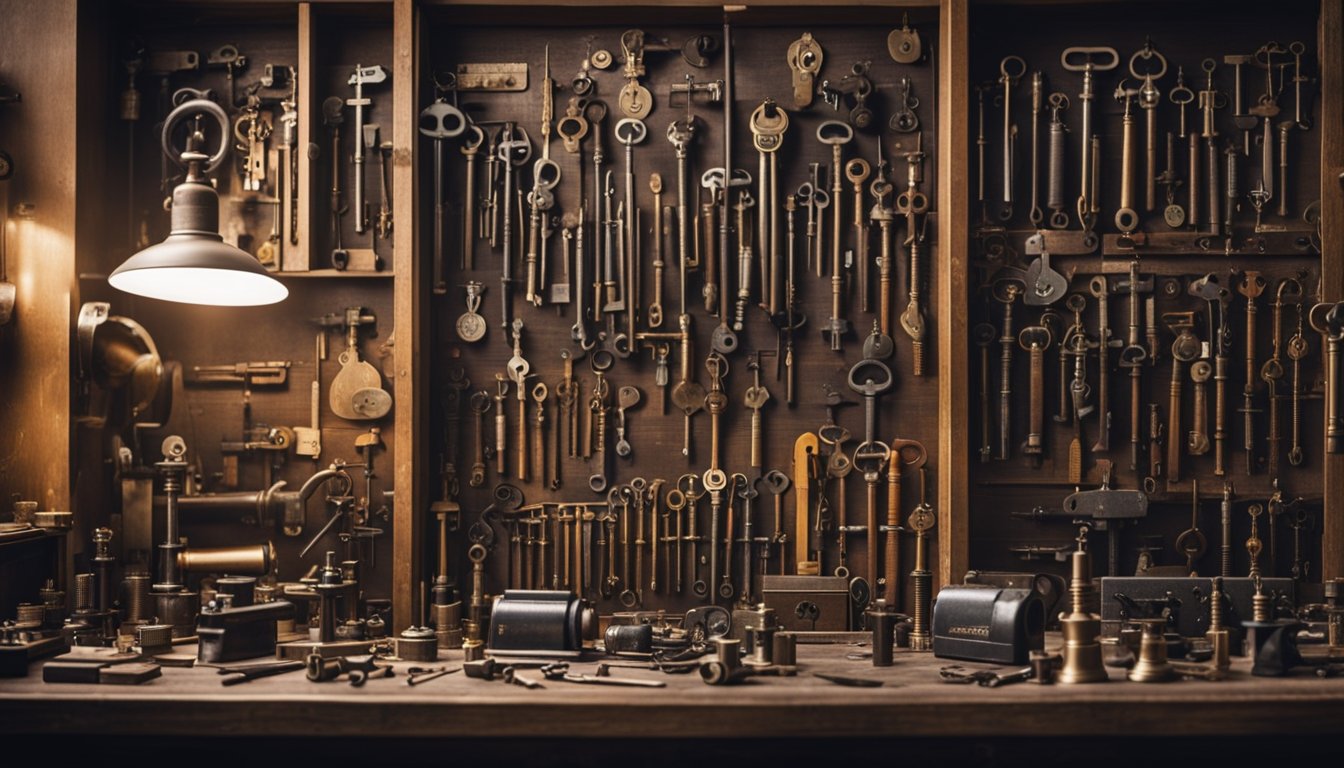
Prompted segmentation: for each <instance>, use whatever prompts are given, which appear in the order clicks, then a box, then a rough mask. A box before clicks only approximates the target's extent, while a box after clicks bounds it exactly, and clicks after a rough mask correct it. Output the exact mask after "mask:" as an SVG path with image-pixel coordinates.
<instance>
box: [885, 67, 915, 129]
mask: <svg viewBox="0 0 1344 768" xmlns="http://www.w3.org/2000/svg"><path fill="white" fill-rule="evenodd" d="M896 90H897V91H899V92H900V96H899V97H898V98H897V103H896V109H895V110H894V111H893V112H892V113H891V120H889V121H888V122H887V127H888V128H890V129H891V130H893V131H895V132H897V133H914V132H915V131H917V130H919V115H918V114H916V113H915V110H916V109H918V108H919V99H918V98H916V97H914V96H912V95H910V78H908V77H902V78H901V79H900V81H899V82H898V83H897V85H896Z"/></svg>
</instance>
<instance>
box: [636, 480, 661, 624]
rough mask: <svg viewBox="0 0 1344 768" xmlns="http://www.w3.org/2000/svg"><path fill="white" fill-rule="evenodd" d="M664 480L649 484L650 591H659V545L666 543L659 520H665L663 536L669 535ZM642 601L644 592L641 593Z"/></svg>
mask: <svg viewBox="0 0 1344 768" xmlns="http://www.w3.org/2000/svg"><path fill="white" fill-rule="evenodd" d="M664 484H665V482H664V480H663V479H662V478H661V477H660V478H658V479H656V480H654V481H653V482H652V483H650V484H649V495H648V499H649V502H650V504H651V507H650V509H649V525H650V526H651V527H652V529H653V530H652V535H650V536H649V591H650V592H655V593H656V592H657V591H658V549H659V545H660V544H663V543H664V539H662V538H659V536H658V520H659V518H661V519H662V521H663V536H664V537H665V536H667V514H668V513H667V510H666V509H665V508H663V507H662V503H663V498H662V497H663V485H664ZM640 600H641V602H642V601H643V594H642V593H641V595H640Z"/></svg>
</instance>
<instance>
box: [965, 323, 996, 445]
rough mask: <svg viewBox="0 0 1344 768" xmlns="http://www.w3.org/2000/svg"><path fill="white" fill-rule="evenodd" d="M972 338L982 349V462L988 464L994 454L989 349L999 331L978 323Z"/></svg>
mask: <svg viewBox="0 0 1344 768" xmlns="http://www.w3.org/2000/svg"><path fill="white" fill-rule="evenodd" d="M971 338H972V339H973V340H974V341H975V345H976V346H977V347H979V348H980V450H979V454H980V461H981V462H987V461H989V459H990V456H992V455H993V454H994V446H993V444H992V443H993V437H992V435H991V432H992V431H993V427H992V426H991V423H992V421H993V416H992V406H991V402H992V398H993V396H992V394H991V391H990V388H991V384H990V376H991V375H990V357H989V347H990V345H992V344H993V343H994V341H995V340H996V339H998V331H997V330H995V329H994V326H993V325H992V324H990V323H978V324H977V325H976V326H975V328H973V329H972V330H971Z"/></svg>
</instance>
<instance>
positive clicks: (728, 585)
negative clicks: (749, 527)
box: [711, 472, 748, 600]
mask: <svg viewBox="0 0 1344 768" xmlns="http://www.w3.org/2000/svg"><path fill="white" fill-rule="evenodd" d="M746 485H748V483H747V476H746V475H744V474H742V473H740V472H738V473H735V474H733V475H732V476H731V477H729V478H728V488H727V489H726V491H725V493H724V497H725V501H726V502H727V503H726V504H725V505H724V510H725V515H724V519H723V575H722V577H721V578H720V579H719V599H721V600H732V599H733V595H735V594H737V591H736V589H735V588H734V587H733V545H734V544H735V543H736V539H735V538H734V531H736V530H737V529H736V527H735V526H734V525H733V500H734V499H737V498H739V497H740V493H739V490H740V489H741V488H743V487H745V486H746ZM715 546H717V542H716V543H715ZM711 575H712V574H711Z"/></svg>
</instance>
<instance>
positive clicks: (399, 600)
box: [392, 0, 429, 632]
mask: <svg viewBox="0 0 1344 768" xmlns="http://www.w3.org/2000/svg"><path fill="white" fill-rule="evenodd" d="M419 21H420V13H419V9H418V8H417V7H416V3H415V0H396V3H395V5H394V6H393V12H392V38H393V41H392V114H393V115H394V116H395V117H394V118H393V125H392V218H393V221H395V222H396V225H395V226H394V227H393V230H392V247H393V249H394V256H393V270H394V272H395V277H394V278H393V294H392V296H393V298H392V306H393V309H392V317H393V322H394V326H395V327H394V331H393V332H394V333H395V334H396V346H395V350H396V351H395V355H396V381H395V382H393V389H394V394H395V398H394V402H395V403H396V406H395V411H394V422H395V426H396V438H395V445H394V450H395V457H396V471H395V474H394V478H395V479H394V486H393V487H394V488H396V503H395V504H394V505H393V509H394V510H395V511H394V512H393V516H392V561H393V562H394V563H395V564H396V570H394V571H393V575H392V625H393V628H394V629H395V630H396V631H398V632H399V631H401V630H403V629H405V628H406V627H408V626H410V625H411V624H414V623H417V622H419V621H420V613H421V611H420V603H421V601H422V600H424V594H423V590H421V589H420V584H421V582H422V581H423V579H424V573H423V562H422V561H423V558H422V557H421V547H420V542H423V541H424V540H425V539H424V537H425V532H424V531H425V524H424V521H425V515H424V509H425V508H426V504H425V482H424V474H425V470H424V463H423V462H422V461H421V460H420V459H421V457H423V456H424V453H425V452H424V450H423V446H424V442H425V426H424V423H425V418H424V415H425V414H427V413H428V412H429V411H428V408H427V405H428V404H427V402H426V398H425V379H426V372H427V371H428V365H427V361H426V360H425V359H424V358H423V357H422V356H421V350H422V346H423V345H422V344H421V340H422V338H424V337H425V336H426V335H427V334H428V333H429V323H428V319H427V317H426V313H425V305H426V304H427V302H426V301H424V300H423V299H424V293H425V292H424V291H423V290H422V289H423V287H424V285H425V280H424V279H423V275H422V273H423V271H424V270H422V269H421V268H420V264H421V260H420V257H419V252H420V238H419V227H417V226H416V222H417V217H416V212H417V211H419V210H420V204H419V195H418V194H417V191H416V190H417V186H418V185H417V184H416V178H415V177H416V164H415V150H416V144H417V141H416V137H417V133H416V121H415V114H416V109H415V94H416V83H417V79H416V74H417V72H419V70H420V67H419V55H420V50H419V45H417V41H418V40H419V37H418V36H419V34H420V31H419V28H420V25H419Z"/></svg>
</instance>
